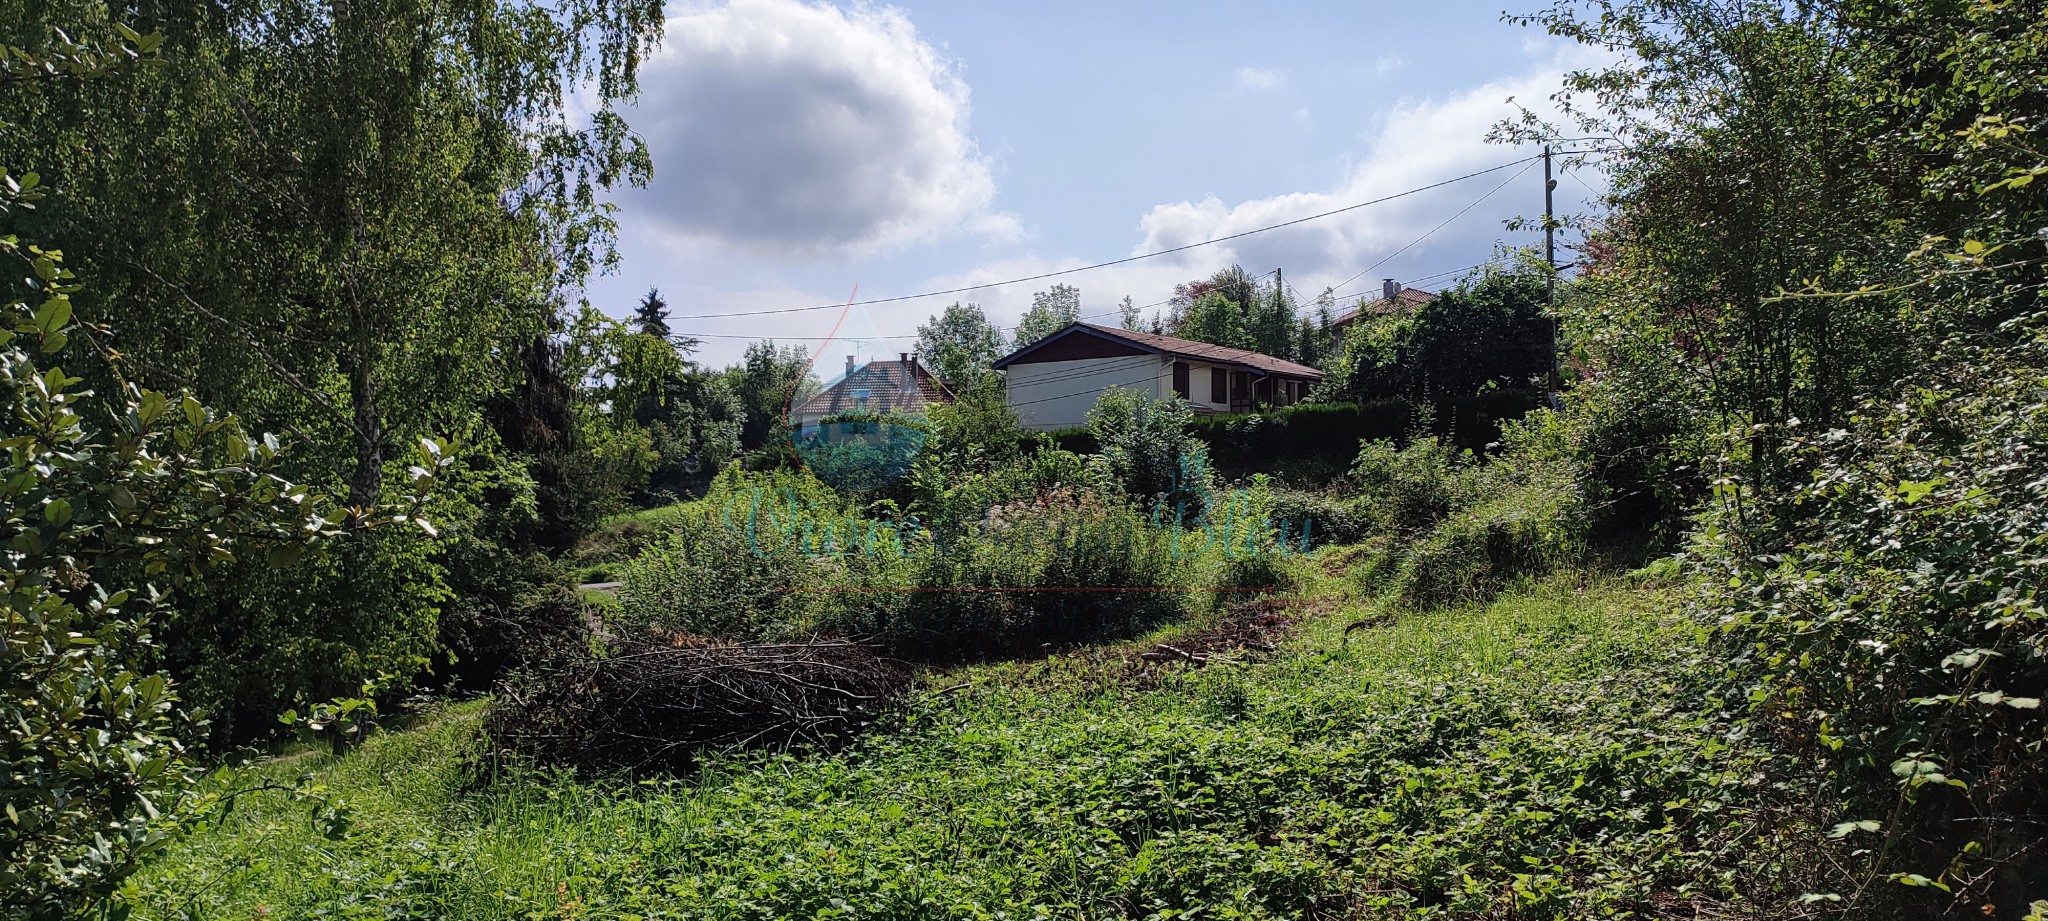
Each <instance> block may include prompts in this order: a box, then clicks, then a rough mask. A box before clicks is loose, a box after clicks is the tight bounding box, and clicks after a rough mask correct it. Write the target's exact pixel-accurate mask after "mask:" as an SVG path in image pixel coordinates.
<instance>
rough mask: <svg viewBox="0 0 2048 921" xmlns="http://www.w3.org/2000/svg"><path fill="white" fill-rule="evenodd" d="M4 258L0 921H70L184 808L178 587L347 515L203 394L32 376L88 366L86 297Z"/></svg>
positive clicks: (111, 886) (2, 183)
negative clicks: (14, 283) (175, 615)
mask: <svg viewBox="0 0 2048 921" xmlns="http://www.w3.org/2000/svg"><path fill="white" fill-rule="evenodd" d="M34 184H35V183H34V178H33V176H31V177H28V182H27V187H28V188H29V189H30V190H32V189H33V187H34ZM0 190H4V192H0V213H4V212H5V211H6V210H7V209H8V207H9V206H10V205H13V204H18V203H21V201H22V199H23V198H24V196H23V194H22V191H21V187H20V186H18V185H17V180H15V179H12V178H8V177H6V176H5V175H4V173H0ZM0 258H5V260H6V261H7V262H9V263H11V264H14V265H15V267H16V268H17V269H19V270H22V271H23V275H24V276H25V277H26V279H27V287H28V290H27V291H26V292H22V293H21V294H20V295H18V296H16V297H9V298H6V299H5V300H4V303H5V306H4V307H0V316H4V321H0V322H4V323H5V325H4V327H0V348H4V351H0V400H4V401H5V403H6V407H7V408H6V412H5V413H4V414H0V448H4V449H5V451H6V455H5V463H6V470H5V472H4V474H0V483H4V484H5V485H4V487H0V515H4V520H5V523H6V526H5V531H6V533H7V534H8V535H9V540H8V545H7V546H8V550H7V555H6V559H7V564H6V566H5V567H0V578H4V580H5V592H6V596H7V610H6V615H5V620H4V621H0V727H4V728H0V765H4V766H5V767H4V769H0V807H4V808H0V816H4V818H0V828H5V829H6V831H5V833H4V834H0V910H4V911H5V913H6V916H7V917H9V918H58V917H76V916H82V915H84V914H86V913H87V911H86V909H87V908H88V906H90V905H92V904H93V903H96V902H99V901H100V900H103V899H105V898H106V897H107V896H109V895H111V894H112V893H113V892H115V891H116V890H117V888H118V887H119V885H120V882H121V880H122V879H123V878H124V877H126V876H127V875H129V874H130V873H131V872H133V871H134V869H135V867H136V864H137V862H138V861H139V860H140V859H141V858H142V857H143V856H144V855H146V854H148V853H149V852H151V851H153V850H155V849H157V848H159V847H161V846H162V845H163V843H164V842H165V841H166V840H167V838H168V837H169V834H170V829H171V828H173V827H174V826H175V825H176V824H177V820H176V818H175V812H176V811H181V810H182V809H183V808H185V807H187V806H189V805H190V804H188V803H182V802H180V801H179V796H180V794H181V793H182V792H183V788H184V787H185V785H186V784H187V782H188V781H189V780H190V774H191V771H190V769H189V767H188V764H187V762H186V750H185V747H184V737H185V736H187V735H189V734H190V733H191V732H192V731H193V730H194V726H193V725H192V724H193V722H194V714H193V713H192V712H191V711H189V710H188V709H186V708H185V707H184V706H183V705H181V704H180V702H179V700H178V697H177V694H176V692H175V689H174V688H173V687H172V686H171V684H170V682H169V680H168V678H167V676H166V675H165V674H164V673H162V672H161V671H159V670H158V669H159V667H160V666H159V663H158V661H157V660H158V659H159V657H160V653H161V650H160V649H159V648H158V647H157V644H156V643H155V641H154V640H153V638H152V628H153V627H156V626H159V625H161V623H162V622H163V620H164V619H165V618H166V617H167V616H168V615H169V613H170V602H171V597H172V596H170V595H168V594H166V592H175V591H177V590H179V589H182V588H184V587H186V586H188V585H190V584H192V583H193V582H194V581H196V579H197V577H198V576H199V575H200V574H201V573H203V572H205V571H206V570H207V569H208V568H210V567H212V566H215V565H218V564H220V563H223V562H228V561H232V560H234V559H235V558H236V556H237V554H241V553H252V552H257V551H263V550H264V548H265V546H266V545H268V546H269V547H270V548H272V549H273V550H275V551H276V552H277V556H275V557H274V559H275V560H276V561H278V562H284V561H285V560H287V559H289V558H291V557H294V556H296V555H297V553H298V552H299V551H300V550H301V549H303V548H304V547H306V546H307V545H308V544H309V543H313V542H318V541H322V540H324V539H326V538H328V537H331V536H333V535H334V534H335V533H337V530H338V529H337V523H338V522H339V521H340V516H339V515H336V514H334V513H333V512H332V511H331V509H328V508H327V507H326V504H325V503H324V502H322V501H320V500H318V499H317V498H316V497H312V496H310V495H309V493H308V492H307V491H306V490H305V489H304V488H302V487H298V486H294V485H292V484H290V483H287V482H285V481H283V480H281V479H279V478H278V477H277V476H276V475H274V474H273V473H272V472H271V471H272V470H274V469H275V467H276V463H277V451H276V448H275V441H274V440H270V439H255V438H251V437H249V436H247V435H245V434H244V433H243V432H242V431H241V429H240V428H239V426H238V425H237V423H236V422H235V420H234V419H232V418H220V417H217V416H215V415H214V414H213V413H211V412H210V411H208V410H207V409H206V408H205V407H204V406H202V405H200V403H199V402H198V401H197V400H196V399H194V398H192V397H191V396H190V395H186V396H183V397H169V396H165V395H164V394H160V393H155V392H151V391H145V390H140V389H137V388H135V387H132V386H128V387H122V388H121V389H119V390H118V391H116V392H115V393H114V394H113V395H112V396H111V397H108V396H101V395H97V394H94V393H93V392H91V391H86V390H81V389H79V387H78V385H79V383H80V382H81V381H80V379H79V378H76V377H72V376H70V375H68V374H66V373H65V372H64V370H63V369H61V368H58V367H54V366H53V367H44V366H41V365H39V364H38V362H47V361H51V360H54V359H60V358H69V357H76V356H75V353H71V352H68V351H67V346H68V342H69V339H70V335H71V334H72V333H73V332H75V329H74V328H73V327H72V325H71V323H70V317H71V301H70V295H71V294H72V293H73V292H74V291H76V290H77V285H76V284H75V283H74V281H73V279H72V275H71V273H70V272H69V271H67V270H65V269H64V268H63V267H62V263H61V259H62V257H61V255H60V254H58V253H56V252H52V251H45V250H42V249H39V248H37V247H34V246H29V245H24V244H20V243H19V242H18V241H17V240H16V239H15V238H14V237H11V236H7V237H0ZM31 301H33V303H31ZM423 479H424V478H423ZM323 513H324V514H323Z"/></svg>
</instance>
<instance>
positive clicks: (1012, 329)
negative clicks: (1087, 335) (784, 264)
mask: <svg viewBox="0 0 2048 921" xmlns="http://www.w3.org/2000/svg"><path fill="white" fill-rule="evenodd" d="M1274 271H1275V270H1272V269H1268V270H1267V271H1264V272H1260V273H1259V274H1257V275H1253V276H1252V277H1251V280H1252V281H1258V280H1259V279H1261V278H1264V277H1266V276H1268V275H1271V274H1273V272H1274ZM1171 303H1173V298H1170V297H1169V298H1167V299H1166V300H1163V301H1154V302H1152V303H1150V304H1137V305H1134V309H1137V310H1150V309H1152V308H1154V307H1164V306H1166V305H1167V304H1171ZM840 306H842V307H843V306H845V305H843V304H842V305H840ZM1121 313H1123V305H1121V304H1119V305H1117V309H1115V310H1105V311H1103V312H1101V313H1091V314H1087V315H1085V316H1082V317H1080V318H1079V319H1082V320H1099V319H1102V318H1103V317H1113V316H1117V315H1119V314H1121ZM996 329H997V330H998V331H1001V332H1006V333H1014V332H1016V331H1017V327H1015V326H998V327H996ZM677 335H679V336H686V337H688V338H691V339H777V340H784V341H787V340H797V341H803V342H832V341H835V340H837V341H846V342H869V341H876V340H882V339H916V338H918V336H919V335H921V334H919V333H897V334H894V335H889V336H757V335H747V334H744V333H677Z"/></svg>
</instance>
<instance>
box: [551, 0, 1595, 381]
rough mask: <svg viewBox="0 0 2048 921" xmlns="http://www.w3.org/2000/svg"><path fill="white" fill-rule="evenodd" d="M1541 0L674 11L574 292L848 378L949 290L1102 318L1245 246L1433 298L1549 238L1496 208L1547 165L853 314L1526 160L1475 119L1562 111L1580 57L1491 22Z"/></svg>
mask: <svg viewBox="0 0 2048 921" xmlns="http://www.w3.org/2000/svg"><path fill="white" fill-rule="evenodd" d="M1509 2H1524V3H1526V4H1527V6H1526V8H1518V7H1506V6H1504V3H1509ZM1538 2H1540V0H1538ZM1534 8H1535V3H1534V2H1529V0H1490V2H1465V0H1437V2H1434V3H1428V4H1381V3H1362V2H1355V0H1354V2H1349V3H1334V2H1299V3H1279V2H1276V3H1263V4H1250V3H1242V2H1239V3H1222V2H1198V0H1176V2H1173V3H1155V2H1115V3H1105V2H1102V0H1094V2H1068V0H1042V2H1034V3H1029V4H1024V3H1009V4H996V3H981V2H960V0H952V2H947V3H938V2H905V3H898V4H890V5H882V4H870V3H840V4H832V3H821V2H804V0H720V2H684V3H680V4H675V3H672V4H671V5H670V7H669V12H670V18H669V20H668V22H667V27H666V34H665V37H664V39H663V42H662V47H661V49H660V51H659V52H658V53H657V54H655V55H654V56H653V57H652V58H651V59H650V60H649V61H648V62H647V63H646V65H645V67H644V69H643V72H642V79H641V91H640V94H639V96H638V97H637V98H636V99H635V100H633V103H632V105H631V106H630V107H628V108H627V109H626V110H625V113H624V114H625V115H626V118H627V121H628V122H629V124H631V125H632V127H633V129H634V130H635V132H636V133H638V134H639V135H640V137H641V138H642V139H643V140H644V141H645V142H646V144H647V145H648V150H649V152H650V154H651V155H652V157H653V161H654V176H653V179H652V181H651V182H650V183H649V184H648V186H647V187H646V188H642V189H625V190H620V191H618V192H617V193H615V194H614V195H613V197H612V202H613V203H614V204H615V205H616V206H617V208H618V210H617V213H616V215H615V216H616V217H617V218H618V221H619V227H620V229H619V239H618V245H619V254H620V259H621V262H620V266H619V268H618V270H617V271H616V272H614V273H611V274H608V275H605V276H601V277H598V278H594V279H592V280H591V282H590V284H589V285H588V287H587V288H586V291H585V294H586V296H587V297H588V298H589V300H590V301H591V303H593V304H595V305H597V306H599V307H600V308H602V309H604V310H605V311H606V312H608V313H611V314H613V315H616V316H625V315H628V314H629V313H630V312H631V309H632V306H633V305H634V303H636V302H637V301H638V300H639V298H640V297H641V296H642V295H643V294H644V293H646V291H647V290H648V289H649V288H659V289H660V291H661V293H662V296H663V298H664V299H665V300H666V301H667V302H668V305H669V309H670V311H671V313H672V314H673V315H674V319H672V320H671V325H672V326H673V327H674V329H675V330H676V332H677V333H679V334H683V335H690V336H695V337H699V338H701V339H702V341H703V345H702V347H701V349H700V350H699V352H698V354H697V356H696V357H697V359H698V360H699V361H701V362H704V363H705V364H707V365H710V366H713V367H716V366H720V365H724V364H727V363H730V362H732V361H735V360H737V358H738V357H739V356H740V354H741V352H742V350H743V349H744V347H745V345H746V343H747V342H748V341H750V340H754V339H761V338H773V339H776V340H777V341H778V342H781V343H784V344H795V345H804V346H807V347H808V348H809V349H810V350H811V352H812V353H813V354H814V355H818V356H819V357H820V370H821V371H822V370H828V369H829V370H831V371H837V370H838V368H839V364H840V362H842V361H843V356H844V355H846V354H855V355H858V356H860V360H861V361H863V362H865V361H867V360H869V359H872V358H877V357H880V358H893V357H895V354H896V353H897V352H899V351H905V350H908V349H910V348H911V347H912V345H913V344H914V342H915V339H914V336H915V334H916V332H917V327H918V325H919V324H920V323H922V322H924V321H925V320H926V319H927V318H928V317H929V316H930V315H932V314H934V313H937V312H940V311H942V310H943V309H944V308H945V307H946V306H947V305H948V304H951V303H953V302H954V301H967V302H972V303H978V304H980V305H982V307H983V308H984V309H985V310H986V311H987V312H988V314H989V316H990V318H991V319H993V320H994V321H995V322H996V323H997V324H998V325H1001V326H1009V325H1011V324H1013V323H1014V322H1015V321H1016V318H1017V317H1018V316H1020V315H1021V314H1022V313H1023V311H1024V310H1025V309H1026V308H1027V307H1028V306H1029V305H1030V302H1031V296H1032V294H1033V293H1034V292H1037V291H1044V290H1047V289H1048V288H1050V287H1051V286H1052V285H1053V284H1056V283H1063V284H1069V285H1073V286H1075V287H1077V288H1078V289H1080V292H1081V300H1082V308H1083V313H1084V314H1107V316H1105V317H1102V318H1100V319H1098V320H1096V322H1105V323H1110V324H1114V323H1115V322H1116V316H1115V311H1116V309H1117V305H1118V303H1119V302H1120V301H1121V300H1122V299H1123V298H1124V297H1126V296H1128V297H1131V298H1132V299H1133V300H1134V301H1135V302H1136V303H1137V304H1139V305H1141V306H1146V305H1156V304H1159V303H1161V302H1163V301H1164V300H1165V299H1166V298H1167V297H1169V296H1170V295H1171V294H1172V290H1173V286H1174V285H1175V284H1177V283H1181V282H1186V281H1190V280H1194V279H1198V278H1201V277H1205V276H1207V275H1209V274H1210V273H1212V272H1214V271H1216V270H1217V269H1219V268H1223V267H1226V266H1229V265H1231V264H1240V265H1243V266H1244V267H1245V268H1246V269H1247V270H1248V271H1250V272H1252V273H1254V274H1260V273H1266V272H1270V271H1272V270H1274V269H1279V270H1281V271H1282V272H1283V273H1284V278H1285V279H1286V282H1287V283H1288V285H1289V286H1290V288H1292V289H1293V290H1294V291H1295V292H1297V293H1298V295H1299V296H1300V297H1301V298H1302V299H1303V300H1304V301H1306V300H1307V299H1309V298H1313V297H1314V296H1315V295H1316V294H1317V293H1319V292H1321V291H1323V290H1324V289H1325V287H1328V286H1337V288H1338V293H1339V294H1340V295H1342V294H1353V293H1366V292H1372V293H1376V292H1377V291H1378V290H1379V288H1380V279H1382V278H1395V279H1399V280H1402V281H1404V282H1406V281H1418V284H1417V286H1418V287H1423V288H1430V289H1434V288H1437V287H1441V286H1443V285H1444V284H1447V283H1448V281H1449V280H1452V279H1454V278H1455V277H1456V275H1455V274H1449V275H1446V274H1444V273H1447V272H1451V271H1452V270H1457V269H1461V268H1464V267H1466V266H1470V265H1473V264H1475V263H1479V262H1482V261H1483V260H1485V259H1487V258H1488V257H1489V256H1490V255H1491V254H1492V253H1493V251H1494V250H1495V248H1496V247H1497V246H1498V245H1501V244H1506V245H1511V246H1527V245H1533V244H1536V243H1539V242H1540V237H1541V234H1540V232H1538V231H1535V230H1514V231H1510V230H1509V229H1508V228H1507V226H1506V224H1507V222H1508V221H1509V220H1511V219H1514V218H1518V217H1519V218H1534V217H1537V216H1540V214H1541V213H1542V195H1543V186H1542V181H1543V180H1542V168H1541V165H1540V164H1516V165H1513V166H1509V167H1507V168H1506V169H1501V170H1497V171H1494V172H1490V173H1487V174H1485V175H1482V176H1477V177H1474V178H1470V179H1464V180H1462V181H1459V182H1455V183H1452V184H1450V185H1447V186H1445V187H1443V188H1440V189H1435V190H1431V191H1427V192H1423V193H1419V194H1414V195H1409V196H1406V197H1402V198H1399V199H1396V200H1394V201H1390V202H1386V203H1383V204H1376V205H1370V206H1367V207H1362V208H1357V209H1354V210H1351V211H1347V212H1345V213H1343V214H1340V215H1336V216H1332V217H1326V218H1321V219H1317V220H1310V221H1305V222H1303V223H1300V224H1296V225H1293V226H1290V227H1286V228H1283V229H1279V230H1274V231H1269V232H1264V233H1257V234H1253V235H1250V236H1246V237H1242V238H1238V239H1234V240H1228V241H1224V242H1220V243H1214V244H1210V245H1203V246H1196V247H1193V248H1191V249H1188V250H1185V251H1182V252H1177V253H1172V254H1168V255H1163V256H1158V257H1155V258H1145V259H1138V260H1134V261H1130V262H1125V263H1123V264H1120V265H1116V266H1111V267H1107V268H1100V269H1093V270H1089V271H1082V272H1075V273H1072V274H1069V275H1065V276H1062V277H1055V278H1045V279H1041V280H1036V281H1029V282H1024V283H1020V284H1010V285H1000V286H996V287H989V288H982V289H980V290H975V291H970V292H964V293H958V294H947V295H942V296H935V297H916V298H908V299H904V300H894V301H890V302H887V303H880V304H872V305H867V306H858V307H854V308H852V309H850V310H846V309H841V308H840V307H839V305H843V304H845V303H847V302H848V301H849V300H861V301H865V300H874V299H883V298H905V297H907V296H910V295H917V294H921V293H924V292H932V291H941V290H945V289H952V288H961V287H967V286H973V285H983V284H988V283H991V282H999V281H1005V280H1009V279H1014V278H1020V277H1026V276H1035V275H1042V274H1045V273H1049V272H1059V271H1063V270H1068V269H1075V268H1079V267H1083V266H1089V265H1093V264H1097V263H1102V262H1109V261H1113V260H1120V259H1125V258H1127V257H1131V256H1139V255H1144V254H1149V253H1157V252H1159V251H1161V250H1167V249H1172V248H1175V247H1180V246H1185V245H1188V244H1196V243H1203V242H1205V241H1210V240H1216V239H1218V238H1220V237H1226V236H1229V235H1232V234H1237V233H1241V232H1244V231H1247V230H1253V229H1256V228H1260V227H1264V226H1267V225H1271V224H1276V223H1281V222H1285V221H1291V220H1295V219H1298V218H1303V217H1307V216H1309V215H1314V214H1319V213H1322V212H1326V211H1331V210H1334V209H1338V208H1343V207H1346V206H1350V205H1355V204H1359V203H1362V202H1367V201H1370V200H1373V199H1377V198H1381V197H1385V196H1388V195H1392V194H1395V193H1399V192H1403V191H1407V190H1411V189H1415V188H1419V187H1422V186H1427V185H1431V184H1433V183H1437V182H1441V181H1443V180H1447V179H1452V178H1455V177H1458V176H1461V175H1464V174H1467V173H1472V172H1475V171H1479V170H1483V169H1487V168H1489V167H1494V166H1498V165H1500V164H1503V163H1507V162H1509V161H1512V160H1516V159H1518V158H1522V157H1527V156H1529V155H1531V154H1533V153H1535V152H1536V151H1535V150H1533V149H1528V148H1515V147H1508V146H1501V145H1496V144H1489V143H1487V142H1486V140H1485V136H1486V134H1487V130H1488V128H1489V127H1491V126H1492V125H1493V124H1494V123H1496V122H1498V121H1500V120H1501V119H1504V118H1510V117H1514V116H1515V115H1517V114H1518V112H1519V109H1518V107H1517V106H1518V105H1521V106H1528V107H1530V108H1531V109H1534V110H1537V111H1539V112H1547V111H1550V105H1551V104H1550V101H1549V97H1550V95H1551V94H1552V93H1553V92H1555V91H1556V90H1557V88H1558V86H1559V81H1560V78H1561V75H1562V74H1563V73H1564V72H1566V71H1568V70H1570V69H1574V68H1578V67H1584V66H1587V65H1588V64H1590V63H1592V60H1591V59H1590V58H1589V57H1588V56H1587V55H1586V53H1585V52H1583V51H1581V50H1580V49H1576V48H1573V47H1571V46H1568V45H1565V44H1563V43H1561V42H1558V41H1557V40H1555V39H1552V38H1550V37H1548V36H1546V35H1544V34H1543V33H1542V32H1541V31H1540V30H1537V29H1533V28H1529V27H1523V26H1518V25H1513V24H1509V23H1506V22H1503V21H1502V18H1501V14H1502V12H1503V11H1504V10H1508V11H1511V12H1516V13H1522V12H1530V11H1533V9H1534ZM1510 100H1512V101H1510ZM1601 187H1602V182H1601V180H1600V177H1599V175H1598V174H1597V172H1596V171H1591V170H1588V171H1585V172H1580V173H1575V174H1571V175H1560V177H1559V184H1558V188H1557V192H1556V194H1557V210H1558V211H1559V212H1560V213H1564V214H1569V213H1574V212H1584V211H1588V210H1591V207H1592V205H1591V202H1593V201H1595V200H1597V190H1598V189H1600V188H1601ZM1565 242H1567V243H1568V242H1570V241H1569V240H1566V241H1565ZM1404 247H1406V248H1405V249H1404ZM1568 258H1569V255H1568V253H1561V254H1560V256H1559V261H1561V262H1562V261H1566V260H1567V259H1568ZM825 305H831V309H814V310H796V311H789V312H779V313H758V312H761V311H788V310H789V308H810V307H822V306H825ZM1152 309H1157V308H1156V307H1152V308H1148V310H1147V313H1150V312H1151V311H1152ZM749 312H756V313H755V315H739V316H732V315H731V314H746V313H749Z"/></svg>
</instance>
